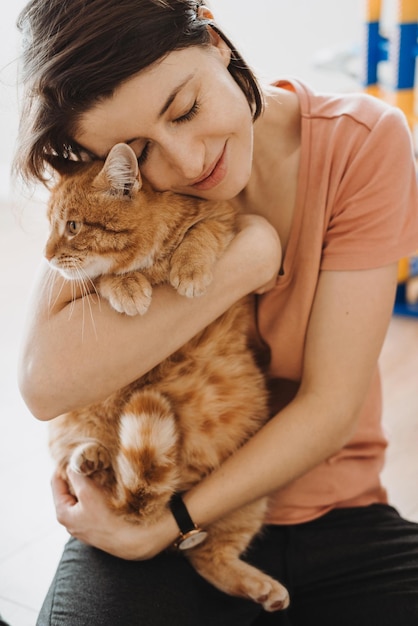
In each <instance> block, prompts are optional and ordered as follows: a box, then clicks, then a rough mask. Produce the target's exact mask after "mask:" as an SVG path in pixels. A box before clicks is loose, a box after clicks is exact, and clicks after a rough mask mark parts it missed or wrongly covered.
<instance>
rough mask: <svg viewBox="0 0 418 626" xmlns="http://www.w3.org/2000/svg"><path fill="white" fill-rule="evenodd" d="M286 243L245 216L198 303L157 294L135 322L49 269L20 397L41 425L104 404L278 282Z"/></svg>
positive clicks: (26, 350)
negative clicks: (243, 300)
mask: <svg viewBox="0 0 418 626" xmlns="http://www.w3.org/2000/svg"><path fill="white" fill-rule="evenodd" d="M280 261H281V248H280V242H279V239H278V236H277V233H276V231H275V230H274V228H273V227H272V226H271V225H270V224H269V223H268V222H267V221H266V220H264V219H263V218H260V217H256V216H243V217H242V218H241V230H240V232H239V234H238V235H237V236H236V238H235V239H234V240H233V242H232V243H231V244H230V246H229V248H228V249H227V250H226V252H225V253H224V255H223V257H222V258H221V259H220V260H219V262H218V264H217V266H216V267H215V271H214V280H213V283H212V285H211V286H210V287H209V288H208V291H207V293H206V294H205V295H204V296H202V297H200V298H194V299H188V298H185V297H183V296H179V295H178V294H177V293H176V292H175V291H174V289H173V288H172V287H170V286H162V287H159V288H157V289H155V290H154V293H153V300H152V303H151V307H150V309H149V311H148V312H147V313H146V314H145V315H144V316H139V315H137V316H134V317H128V316H126V315H121V314H119V313H117V312H116V311H114V310H113V309H112V308H111V307H110V306H109V304H108V303H107V302H106V301H104V300H101V301H100V302H99V301H98V298H97V296H95V295H87V296H85V297H82V296H81V294H78V296H77V299H76V300H75V301H74V302H73V301H72V292H71V287H72V285H71V284H70V283H69V282H66V281H63V280H62V279H61V278H60V277H59V276H57V277H55V282H54V284H52V287H51V273H50V271H47V270H46V268H45V267H43V269H42V272H41V274H40V277H39V280H38V282H37V284H36V286H35V289H34V295H33V301H32V304H31V307H30V316H29V320H28V327H27V331H26V336H25V339H24V343H23V350H22V354H21V359H20V381H19V382H20V390H21V393H22V396H23V398H24V399H25V401H26V403H27V405H28V407H29V409H30V410H31V411H32V413H33V414H34V415H35V416H36V417H37V418H39V419H41V420H49V419H52V418H54V417H56V416H57V415H59V414H61V413H64V412H66V411H69V410H72V409H75V408H79V407H81V406H85V405H87V404H89V403H91V402H96V401H99V400H102V399H104V398H105V397H107V396H108V395H109V394H110V393H112V392H114V391H116V390H117V389H119V388H121V387H123V386H124V385H126V384H128V383H130V382H132V381H133V380H135V379H136V378H139V377H140V376H141V375H143V374H144V373H145V372H147V371H149V370H150V369H151V368H152V367H154V366H155V365H157V364H158V363H160V362H161V361H162V360H163V359H165V358H166V357H167V356H169V355H170V354H172V353H173V352H174V351H175V350H177V349H178V348H180V347H181V346H182V345H183V344H184V343H186V341H188V340H189V339H190V338H191V337H193V336H194V335H195V334H196V333H197V332H199V331H200V330H202V329H203V328H204V327H206V326H207V325H208V324H209V323H210V322H212V321H213V320H215V319H216V318H217V317H218V316H219V315H221V314H222V313H223V312H224V311H225V310H226V309H228V308H229V307H230V306H231V305H232V304H233V303H234V302H236V301H237V300H239V299H240V298H241V297H243V296H244V295H246V294H248V293H250V292H253V291H261V290H262V288H263V285H264V284H265V283H268V282H269V281H271V280H274V278H275V277H276V276H277V272H278V268H279V265H280Z"/></svg>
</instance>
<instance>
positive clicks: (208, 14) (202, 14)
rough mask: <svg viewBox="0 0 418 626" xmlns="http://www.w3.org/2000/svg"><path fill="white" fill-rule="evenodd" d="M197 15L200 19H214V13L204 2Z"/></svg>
mask: <svg viewBox="0 0 418 626" xmlns="http://www.w3.org/2000/svg"><path fill="white" fill-rule="evenodd" d="M197 17H198V18H199V19H200V20H213V13H212V11H211V10H210V9H209V8H208V7H207V6H205V5H204V4H202V5H201V6H200V7H199V8H198V9H197Z"/></svg>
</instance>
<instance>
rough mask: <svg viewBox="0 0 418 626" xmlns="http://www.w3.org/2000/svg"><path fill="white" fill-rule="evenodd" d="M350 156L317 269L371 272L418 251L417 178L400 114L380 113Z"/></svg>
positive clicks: (404, 121)
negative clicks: (363, 270)
mask: <svg viewBox="0 0 418 626" xmlns="http://www.w3.org/2000/svg"><path fill="white" fill-rule="evenodd" d="M352 130H353V128H352ZM363 132H364V128H363ZM363 137H364V136H363ZM336 149H338V146H337V148H336ZM353 152H354V153H353V155H352V158H351V161H350V163H349V164H347V168H346V171H345V172H344V175H343V176H342V179H341V180H340V185H339V189H338V193H337V195H336V196H335V198H334V202H333V206H332V207H331V211H330V215H329V218H328V220H327V223H326V224H325V227H324V228H325V233H324V245H323V254H322V262H321V269H327V270H356V269H371V268H374V267H379V266H382V265H386V264H389V263H393V262H395V261H397V260H398V259H400V258H402V257H404V256H408V255H409V254H411V253H413V252H414V251H415V250H417V249H418V191H417V175H416V170H415V161H414V155H413V147H412V139H411V134H410V131H409V128H408V126H407V123H406V120H405V117H404V115H403V113H401V111H400V110H399V109H396V108H394V107H387V108H385V109H383V112H382V114H381V115H380V116H379V117H378V119H377V121H376V123H375V124H374V125H373V126H372V127H371V128H369V129H367V133H366V135H365V138H364V140H363V141H362V142H361V144H360V145H357V146H355V150H354V149H353Z"/></svg>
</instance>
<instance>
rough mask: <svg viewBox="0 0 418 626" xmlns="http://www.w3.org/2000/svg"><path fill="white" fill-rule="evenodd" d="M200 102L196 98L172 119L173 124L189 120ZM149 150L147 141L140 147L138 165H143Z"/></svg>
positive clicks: (197, 110) (195, 112) (196, 112)
mask: <svg viewBox="0 0 418 626" xmlns="http://www.w3.org/2000/svg"><path fill="white" fill-rule="evenodd" d="M199 109H200V104H199V102H198V101H197V100H195V101H194V103H193V106H192V107H191V108H190V109H189V110H188V111H187V113H184V115H180V116H179V117H177V118H176V119H175V120H174V123H175V124H182V123H184V122H190V120H192V119H193V118H194V117H195V116H196V115H197V114H198V112H199ZM149 150H150V142H149V141H148V142H147V143H146V144H145V146H144V148H143V149H142V152H141V154H140V155H139V156H138V157H137V161H138V165H143V164H144V163H145V161H146V160H147V158H148V155H149Z"/></svg>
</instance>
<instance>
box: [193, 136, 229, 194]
mask: <svg viewBox="0 0 418 626" xmlns="http://www.w3.org/2000/svg"><path fill="white" fill-rule="evenodd" d="M226 169H227V168H226V144H225V146H224V149H223V150H222V154H221V156H220V157H219V159H218V160H217V161H216V163H215V165H214V166H213V168H212V169H211V170H209V174H207V175H206V176H205V177H204V178H202V179H201V180H198V181H197V182H196V183H194V184H193V185H192V187H194V188H195V189H198V190H199V191H208V190H209V189H212V188H213V187H216V185H219V183H220V182H222V180H223V179H224V178H225V174H226Z"/></svg>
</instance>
